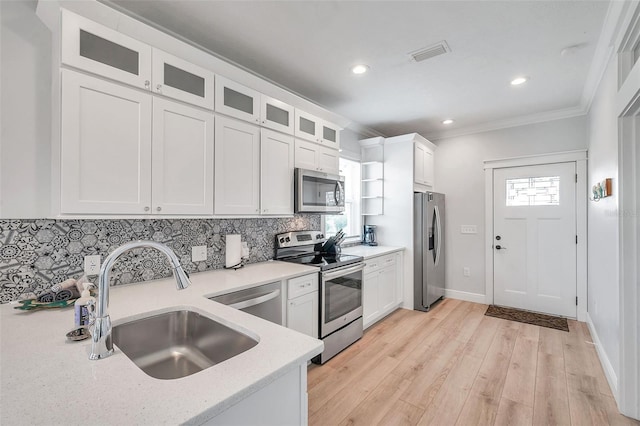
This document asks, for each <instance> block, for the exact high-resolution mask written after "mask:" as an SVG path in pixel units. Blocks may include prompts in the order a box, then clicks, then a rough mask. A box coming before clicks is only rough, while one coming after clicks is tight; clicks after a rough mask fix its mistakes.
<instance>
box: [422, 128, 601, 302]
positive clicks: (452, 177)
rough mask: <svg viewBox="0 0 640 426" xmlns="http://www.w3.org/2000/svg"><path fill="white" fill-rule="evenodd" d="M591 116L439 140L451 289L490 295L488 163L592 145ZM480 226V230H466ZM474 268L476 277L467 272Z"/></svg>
mask: <svg viewBox="0 0 640 426" xmlns="http://www.w3.org/2000/svg"><path fill="white" fill-rule="evenodd" d="M587 142H588V140H587V121H586V116H582V117H574V118H569V119H563V120H554V121H548V122H544V123H538V124H531V125H527V126H520V127H513V128H509V129H500V130H494V131H489V132H483V133H477V134H472V135H466V136H459V137H453V138H447V139H442V140H439V141H436V142H435V143H436V145H437V146H438V148H437V150H436V165H435V172H436V176H435V181H436V191H437V192H442V193H444V194H445V196H446V213H445V220H446V229H445V242H446V248H445V255H446V259H447V260H446V288H447V289H449V290H455V291H464V292H468V293H475V294H481V295H484V293H485V279H484V273H485V229H484V223H485V201H484V169H483V161H485V160H493V159H500V158H511V157H520V156H525V155H534V154H546V153H552V152H561V151H571V150H576V149H585V148H587ZM460 225H476V226H477V229H478V233H477V234H473V235H471V234H464V235H463V234H461V233H460ZM464 267H468V268H469V269H470V272H471V276H470V277H465V276H463V273H462V272H463V268H464Z"/></svg>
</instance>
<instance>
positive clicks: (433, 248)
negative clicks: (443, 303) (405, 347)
mask: <svg viewBox="0 0 640 426" xmlns="http://www.w3.org/2000/svg"><path fill="white" fill-rule="evenodd" d="M413 221H414V225H413V229H414V231H413V232H414V234H413V257H414V258H413V268H414V272H413V305H414V306H413V307H414V309H415V310H418V311H428V310H429V309H430V308H431V305H433V303H435V302H436V301H437V300H438V299H440V298H441V297H444V262H445V259H444V238H443V237H444V194H438V193H436V192H427V193H421V192H416V193H414V194H413Z"/></svg>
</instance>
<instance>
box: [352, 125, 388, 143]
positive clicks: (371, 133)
mask: <svg viewBox="0 0 640 426" xmlns="http://www.w3.org/2000/svg"><path fill="white" fill-rule="evenodd" d="M346 128H347V129H349V130H351V131H352V132H354V133H355V134H357V135H360V139H366V138H377V137H383V138H386V137H387V135H385V134H384V133H381V132H379V131H377V130H375V129H373V128H371V127H367V126H365V125H363V124H360V123H356V122H355V121H352V122H351V123H349V125H348V126H347V127H346Z"/></svg>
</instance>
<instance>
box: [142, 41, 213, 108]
mask: <svg viewBox="0 0 640 426" xmlns="http://www.w3.org/2000/svg"><path fill="white" fill-rule="evenodd" d="M213 79H214V74H213V72H211V71H209V70H206V69H204V68H201V67H199V66H197V65H194V64H192V63H190V62H187V61H185V60H184V59H180V58H177V57H175V56H173V55H171V54H169V53H167V52H163V51H162V50H160V49H155V48H154V49H153V87H152V88H151V90H152V91H153V92H154V93H158V94H161V95H165V96H168V97H171V98H174V99H178V100H180V101H183V102H187V103H190V104H193V105H197V106H200V107H202V108H206V109H210V110H212V109H213V106H214V105H213V93H214V89H213Z"/></svg>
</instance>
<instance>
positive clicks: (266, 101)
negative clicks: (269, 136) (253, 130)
mask: <svg viewBox="0 0 640 426" xmlns="http://www.w3.org/2000/svg"><path fill="white" fill-rule="evenodd" d="M294 115H295V113H294V108H293V107H292V106H291V105H288V104H285V103H284V102H281V101H279V100H277V99H274V98H270V97H269V96H265V95H262V96H261V97H260V117H261V119H260V120H261V121H260V122H261V123H262V125H263V126H264V127H268V128H270V129H273V130H277V131H279V132H283V133H287V134H289V135H292V134H293V121H294V118H295V117H294Z"/></svg>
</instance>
